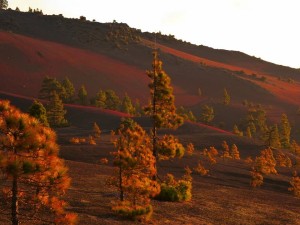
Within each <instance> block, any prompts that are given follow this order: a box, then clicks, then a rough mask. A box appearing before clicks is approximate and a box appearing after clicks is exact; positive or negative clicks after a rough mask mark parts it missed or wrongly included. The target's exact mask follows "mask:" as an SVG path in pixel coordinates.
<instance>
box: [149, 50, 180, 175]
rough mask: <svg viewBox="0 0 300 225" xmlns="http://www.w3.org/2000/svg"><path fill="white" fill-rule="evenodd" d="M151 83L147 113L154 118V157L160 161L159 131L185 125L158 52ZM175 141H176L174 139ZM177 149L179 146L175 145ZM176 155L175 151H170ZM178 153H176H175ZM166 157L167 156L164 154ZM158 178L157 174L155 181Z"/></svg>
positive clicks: (151, 72) (153, 64)
mask: <svg viewBox="0 0 300 225" xmlns="http://www.w3.org/2000/svg"><path fill="white" fill-rule="evenodd" d="M147 75H148V77H149V78H150V80H151V82H150V84H149V88H150V95H151V102H150V104H149V105H148V106H147V107H145V109H144V110H145V113H146V114H148V115H149V116H150V117H151V118H152V122H153V127H152V146H153V155H154V157H155V158H156V159H158V156H159V152H158V140H157V129H160V128H172V129H176V128H177V127H178V126H180V125H181V124H182V123H183V119H182V117H180V116H179V115H178V114H177V113H176V107H175V104H174V101H175V100H174V95H173V88H172V87H171V79H170V77H169V76H168V75H167V74H166V72H165V71H164V70H163V68H162V61H160V60H159V58H158V55H157V52H156V51H155V52H154V54H153V61H152V70H150V71H147ZM173 140H174V139H173ZM173 146H175V147H177V145H173ZM170 152H171V153H174V151H170ZM175 152H176V151H175ZM163 155H164V156H165V157H166V154H163ZM156 178H157V174H156V175H155V176H154V177H153V179H156Z"/></svg>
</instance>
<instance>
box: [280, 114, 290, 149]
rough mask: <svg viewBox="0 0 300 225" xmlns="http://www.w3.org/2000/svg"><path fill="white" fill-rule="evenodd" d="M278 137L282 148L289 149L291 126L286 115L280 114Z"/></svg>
mask: <svg viewBox="0 0 300 225" xmlns="http://www.w3.org/2000/svg"><path fill="white" fill-rule="evenodd" d="M280 137H281V140H280V141H281V145H282V147H283V148H289V147H290V138H291V125H290V123H289V120H288V117H287V115H286V114H282V116H281V124H280Z"/></svg>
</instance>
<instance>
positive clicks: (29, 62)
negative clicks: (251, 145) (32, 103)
mask: <svg viewBox="0 0 300 225" xmlns="http://www.w3.org/2000/svg"><path fill="white" fill-rule="evenodd" d="M0 18H1V20H0V29H1V30H3V32H1V35H0V39H1V46H0V48H1V51H0V54H1V55H0V58H1V74H4V73H5V74H7V75H9V78H6V79H5V80H3V81H2V82H3V84H5V85H3V86H4V87H5V91H9V92H12V93H15V92H17V93H20V94H27V95H30V96H36V95H37V93H38V90H39V88H40V86H39V84H40V83H41V80H42V78H43V77H44V76H46V75H49V76H53V77H58V78H62V77H65V76H68V77H69V78H70V79H71V80H72V81H73V82H74V83H75V86H76V87H77V88H78V87H79V86H80V85H82V84H85V85H86V86H87V88H88V90H89V92H90V95H91V96H93V95H94V94H95V93H96V92H97V91H98V90H99V88H104V89H105V88H112V89H115V90H116V91H118V92H119V94H121V95H123V94H124V92H127V93H128V94H129V95H130V96H132V97H133V98H140V99H141V101H142V102H145V101H147V97H146V96H147V90H146V89H147V88H146V85H147V77H146V76H145V71H146V70H147V69H149V68H150V65H151V51H152V48H153V46H154V42H153V41H154V39H155V37H154V34H149V33H142V32H140V31H139V30H136V29H132V28H130V27H128V26H127V25H126V24H119V23H106V24H101V23H97V22H89V21H82V20H78V19H65V18H63V17H62V16H54V15H53V16H42V15H38V14H33V13H22V12H16V11H12V10H7V11H3V12H1V14H0ZM7 31H8V32H9V33H7ZM156 40H157V47H158V48H159V49H160V50H161V58H162V60H163V62H164V68H165V70H166V71H167V73H168V74H169V75H170V76H171V78H172V83H173V85H174V87H175V95H176V98H177V103H178V105H187V106H191V105H195V104H197V103H199V102H201V101H203V100H205V99H207V98H209V99H214V100H219V99H220V98H221V97H222V91H223V89H224V88H225V87H226V88H227V89H228V90H229V91H230V94H231V96H232V100H233V101H234V102H237V103H241V101H243V100H245V99H246V100H248V101H251V102H254V103H260V104H268V105H276V106H278V105H280V108H282V107H284V108H286V105H284V103H287V104H292V105H297V104H298V99H299V98H300V93H299V90H300V89H299V79H300V78H299V77H300V71H299V70H296V69H291V68H287V67H283V66H279V65H275V64H271V63H268V62H264V61H262V60H258V59H254V58H253V57H250V56H247V55H245V54H242V53H238V52H231V51H225V50H216V49H212V48H208V47H204V46H195V45H191V44H188V43H185V42H182V41H178V40H176V39H174V38H173V37H172V36H164V35H157V38H156ZM16 65H18V66H16ZM241 71H242V72H241ZM273 72H274V73H273ZM253 74H254V75H255V76H254V75H253ZM247 75H248V76H247ZM251 75H252V76H251ZM263 76H264V77H265V78H266V80H267V81H266V82H261V81H260V79H259V78H261V77H263ZM278 77H280V79H281V80H279V79H278ZM33 78H35V79H33ZM289 78H290V79H293V81H294V83H288V82H287V79H289ZM125 80H126V82H123V81H125ZM31 81H34V83H32V82H31ZM212 87H213V88H212ZM198 88H201V89H202V91H203V93H204V94H203V98H202V99H201V98H199V97H198V96H197V90H198ZM241 90H242V91H241ZM287 96H288V97H287Z"/></svg>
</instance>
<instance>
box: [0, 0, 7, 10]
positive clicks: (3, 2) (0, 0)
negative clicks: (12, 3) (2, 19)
mask: <svg viewBox="0 0 300 225" xmlns="http://www.w3.org/2000/svg"><path fill="white" fill-rule="evenodd" d="M7 7H8V2H7V0H0V10H1V9H7Z"/></svg>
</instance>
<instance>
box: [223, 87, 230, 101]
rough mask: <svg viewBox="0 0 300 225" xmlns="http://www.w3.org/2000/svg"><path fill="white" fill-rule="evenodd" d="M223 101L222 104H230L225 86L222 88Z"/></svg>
mask: <svg viewBox="0 0 300 225" xmlns="http://www.w3.org/2000/svg"><path fill="white" fill-rule="evenodd" d="M223 103H224V105H229V104H230V95H229V94H228V92H227V90H226V88H224V94H223Z"/></svg>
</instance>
